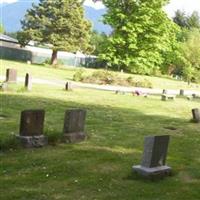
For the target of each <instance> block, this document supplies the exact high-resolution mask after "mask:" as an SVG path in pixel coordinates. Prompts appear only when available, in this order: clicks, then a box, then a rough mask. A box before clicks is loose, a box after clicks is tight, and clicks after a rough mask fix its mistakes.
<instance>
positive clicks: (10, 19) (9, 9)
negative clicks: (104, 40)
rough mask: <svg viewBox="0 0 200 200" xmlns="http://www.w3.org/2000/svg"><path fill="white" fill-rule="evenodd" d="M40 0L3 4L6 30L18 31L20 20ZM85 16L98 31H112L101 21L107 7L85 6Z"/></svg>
mask: <svg viewBox="0 0 200 200" xmlns="http://www.w3.org/2000/svg"><path fill="white" fill-rule="evenodd" d="M37 2H38V0H30V1H21V2H17V3H12V4H6V5H2V7H1V9H0V10H1V22H2V23H3V25H4V28H5V30H6V32H16V31H19V30H20V28H21V24H20V20H21V19H23V17H24V15H25V13H26V10H27V9H29V8H31V5H32V3H37ZM84 8H85V16H86V18H87V19H89V20H90V21H91V22H92V24H93V29H94V30H97V31H98V32H105V33H110V32H111V28H110V27H109V26H107V25H104V24H103V23H102V22H101V18H102V15H103V14H105V12H106V9H101V10H95V9H94V8H91V7H87V6H85V7H84Z"/></svg>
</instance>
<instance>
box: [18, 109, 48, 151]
mask: <svg viewBox="0 0 200 200" xmlns="http://www.w3.org/2000/svg"><path fill="white" fill-rule="evenodd" d="M44 117H45V111H44V110H24V111H22V112H21V121H20V131H19V136H17V137H18V138H19V139H20V141H21V143H22V145H23V146H24V147H27V148H28V147H30V148H31V147H42V146H44V145H46V144H47V138H46V137H45V136H44V135H43V126H44Z"/></svg>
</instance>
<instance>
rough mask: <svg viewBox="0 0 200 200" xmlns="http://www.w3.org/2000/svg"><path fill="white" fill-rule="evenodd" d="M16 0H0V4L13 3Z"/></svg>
mask: <svg viewBox="0 0 200 200" xmlns="http://www.w3.org/2000/svg"><path fill="white" fill-rule="evenodd" d="M17 1H18V0H0V4H1V3H15V2H17Z"/></svg>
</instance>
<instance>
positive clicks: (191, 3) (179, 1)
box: [0, 0, 200, 17]
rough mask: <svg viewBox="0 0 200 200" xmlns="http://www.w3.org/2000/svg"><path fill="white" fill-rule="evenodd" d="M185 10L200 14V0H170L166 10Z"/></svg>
mask: <svg viewBox="0 0 200 200" xmlns="http://www.w3.org/2000/svg"><path fill="white" fill-rule="evenodd" d="M17 1H19V0H0V4H2V3H15V2H17ZM20 1H24V2H25V1H28V0H20ZM84 4H85V5H86V6H90V7H93V8H95V9H102V8H104V5H103V4H102V3H101V2H99V1H97V3H94V2H93V1H92V0H85V3H84ZM177 9H180V10H183V11H185V12H186V13H187V14H191V13H192V12H193V11H194V10H196V11H198V12H199V14H200V0H170V4H169V5H167V6H166V7H165V8H164V10H165V11H166V12H167V14H168V16H170V17H173V16H174V12H175V11H176V10H177Z"/></svg>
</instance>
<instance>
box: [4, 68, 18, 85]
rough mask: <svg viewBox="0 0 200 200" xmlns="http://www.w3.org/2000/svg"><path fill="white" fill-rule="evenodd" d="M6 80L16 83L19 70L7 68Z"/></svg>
mask: <svg viewBox="0 0 200 200" xmlns="http://www.w3.org/2000/svg"><path fill="white" fill-rule="evenodd" d="M6 82H9V83H16V82H17V70H16V69H6Z"/></svg>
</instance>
